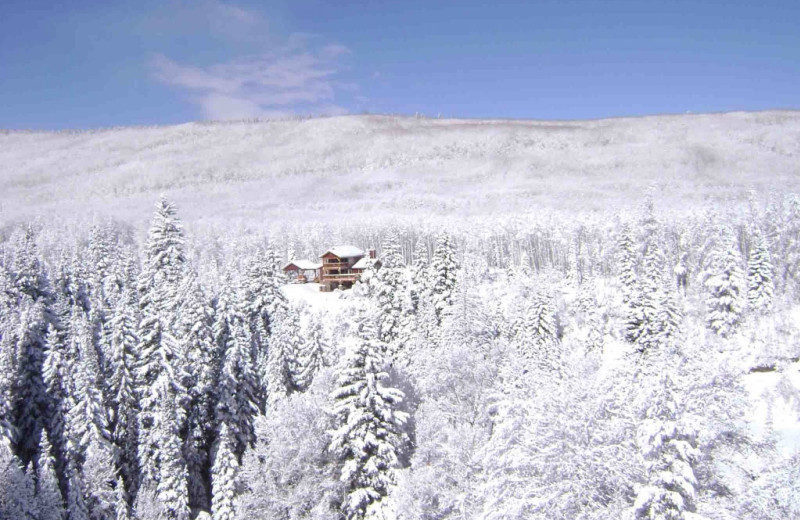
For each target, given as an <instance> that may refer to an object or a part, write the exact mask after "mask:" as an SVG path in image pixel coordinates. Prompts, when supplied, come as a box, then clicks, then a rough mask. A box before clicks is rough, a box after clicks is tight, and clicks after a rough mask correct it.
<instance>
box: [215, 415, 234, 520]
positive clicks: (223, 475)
mask: <svg viewBox="0 0 800 520" xmlns="http://www.w3.org/2000/svg"><path fill="white" fill-rule="evenodd" d="M234 444H235V441H234V439H233V436H232V435H231V432H230V430H229V429H228V425H227V424H225V423H222V426H221V427H220V431H219V438H218V439H217V446H216V449H215V452H214V466H213V469H212V471H211V485H212V489H213V497H212V502H211V512H212V515H211V517H212V519H213V520H236V510H235V507H234V498H235V494H236V476H237V472H238V468H239V465H238V463H237V459H236V454H235V453H234Z"/></svg>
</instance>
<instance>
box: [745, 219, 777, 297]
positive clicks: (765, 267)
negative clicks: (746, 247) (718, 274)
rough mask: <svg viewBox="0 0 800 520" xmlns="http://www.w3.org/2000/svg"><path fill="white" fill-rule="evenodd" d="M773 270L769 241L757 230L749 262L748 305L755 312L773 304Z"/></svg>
mask: <svg viewBox="0 0 800 520" xmlns="http://www.w3.org/2000/svg"><path fill="white" fill-rule="evenodd" d="M772 269H773V268H772V260H771V258H770V254H769V249H768V248H767V241H766V240H765V239H764V236H763V235H762V234H761V232H760V231H758V230H756V232H755V235H754V237H753V244H752V247H751V249H750V260H749V261H748V262H747V303H748V304H749V305H750V308H751V309H753V310H755V311H761V310H765V309H768V308H769V306H770V305H771V304H772V296H773V292H774V286H773V282H772Z"/></svg>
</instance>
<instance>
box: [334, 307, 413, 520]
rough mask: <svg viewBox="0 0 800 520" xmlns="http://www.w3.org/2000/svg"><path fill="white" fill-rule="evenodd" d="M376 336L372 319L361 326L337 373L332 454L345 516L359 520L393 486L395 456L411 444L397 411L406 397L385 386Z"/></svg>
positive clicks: (367, 319) (402, 420) (400, 412)
mask: <svg viewBox="0 0 800 520" xmlns="http://www.w3.org/2000/svg"><path fill="white" fill-rule="evenodd" d="M380 352H381V348H380V345H379V344H378V340H377V331H376V328H375V325H374V324H373V323H372V320H371V319H370V318H365V319H363V320H362V321H361V324H360V325H359V341H358V343H357V344H355V345H354V346H353V347H352V348H351V349H350V351H349V352H348V354H347V357H346V359H345V361H344V363H343V364H342V366H341V368H340V369H339V372H338V376H337V383H336V389H335V390H334V391H333V393H332V396H331V397H332V399H333V413H334V416H335V424H336V429H335V430H333V431H332V432H331V442H330V446H329V449H330V450H331V452H332V453H334V454H335V455H336V456H337V457H338V459H339V461H340V464H341V476H340V479H341V481H342V482H343V483H344V484H345V498H344V502H343V503H342V514H343V515H344V517H345V518H347V519H348V520H350V519H361V518H364V516H365V515H366V514H367V511H368V510H369V509H370V506H372V505H373V504H375V503H376V502H378V501H380V500H381V499H382V498H383V497H385V496H386V495H387V493H388V491H389V486H390V485H391V484H392V483H393V481H394V470H395V468H396V467H397V465H398V458H397V454H398V451H399V450H400V449H401V448H402V445H403V444H405V443H406V442H407V436H406V434H405V433H404V432H403V429H402V427H403V424H404V423H405V422H406V420H407V414H406V413H405V412H402V411H400V410H399V409H398V407H399V405H400V403H401V402H402V400H403V397H404V396H403V393H402V392H401V391H399V390H397V389H395V388H391V387H388V386H385V385H386V381H387V380H388V377H389V376H388V374H387V373H386V372H385V371H384V369H383V361H382V360H381V358H380Z"/></svg>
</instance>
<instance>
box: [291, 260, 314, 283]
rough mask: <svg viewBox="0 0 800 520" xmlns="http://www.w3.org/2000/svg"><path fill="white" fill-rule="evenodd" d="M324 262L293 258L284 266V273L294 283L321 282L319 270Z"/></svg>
mask: <svg viewBox="0 0 800 520" xmlns="http://www.w3.org/2000/svg"><path fill="white" fill-rule="evenodd" d="M321 268H322V264H321V263H318V262H312V261H310V260H292V261H291V262H289V263H288V264H286V265H285V266H284V268H283V272H284V274H286V276H287V277H288V278H289V281H291V282H292V283H308V282H315V283H319V271H320V269H321Z"/></svg>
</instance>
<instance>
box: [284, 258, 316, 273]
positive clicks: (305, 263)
mask: <svg viewBox="0 0 800 520" xmlns="http://www.w3.org/2000/svg"><path fill="white" fill-rule="evenodd" d="M290 265H294V266H297V268H298V269H301V270H303V271H313V270H315V269H319V268H321V267H322V264H320V263H318V262H312V261H311V260H292V261H291V262H289V263H288V264H286V265H285V266H284V267H283V268H284V269H286V268H287V267H289V266H290Z"/></svg>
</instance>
